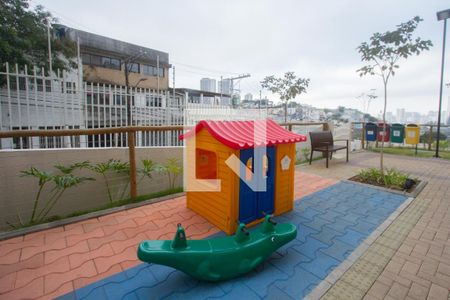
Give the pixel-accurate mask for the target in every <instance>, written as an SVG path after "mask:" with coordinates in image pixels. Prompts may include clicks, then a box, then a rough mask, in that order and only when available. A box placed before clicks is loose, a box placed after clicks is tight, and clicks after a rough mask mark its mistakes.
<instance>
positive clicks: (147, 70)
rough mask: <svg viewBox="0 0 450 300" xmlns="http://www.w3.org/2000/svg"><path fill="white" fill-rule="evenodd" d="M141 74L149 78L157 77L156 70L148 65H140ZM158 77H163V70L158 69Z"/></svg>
mask: <svg viewBox="0 0 450 300" xmlns="http://www.w3.org/2000/svg"><path fill="white" fill-rule="evenodd" d="M142 72H143V73H144V74H145V75H149V76H158V68H157V67H155V66H150V65H142ZM159 77H164V68H163V67H159Z"/></svg>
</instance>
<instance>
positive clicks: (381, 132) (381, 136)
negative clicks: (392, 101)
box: [377, 123, 390, 142]
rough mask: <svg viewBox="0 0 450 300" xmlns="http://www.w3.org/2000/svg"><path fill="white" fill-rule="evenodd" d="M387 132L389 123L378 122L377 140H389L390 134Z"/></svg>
mask: <svg viewBox="0 0 450 300" xmlns="http://www.w3.org/2000/svg"><path fill="white" fill-rule="evenodd" d="M385 131H386V132H385ZM389 132H390V126H389V124H387V123H386V124H384V126H383V123H378V132H377V141H379V142H382V141H383V140H384V141H385V142H389V136H390V134H389Z"/></svg>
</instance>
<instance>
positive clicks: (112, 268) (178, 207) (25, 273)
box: [0, 172, 336, 300]
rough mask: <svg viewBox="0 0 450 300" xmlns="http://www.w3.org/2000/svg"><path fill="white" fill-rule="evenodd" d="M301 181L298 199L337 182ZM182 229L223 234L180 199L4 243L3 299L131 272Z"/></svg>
mask: <svg viewBox="0 0 450 300" xmlns="http://www.w3.org/2000/svg"><path fill="white" fill-rule="evenodd" d="M295 180H296V184H295V197H296V199H298V198H301V197H303V196H305V195H308V194H311V193H313V192H315V191H317V190H320V189H322V188H324V187H326V186H329V185H330V184H333V183H335V182H336V181H335V180H330V179H325V178H322V177H320V176H317V175H309V174H307V173H302V172H296V176H295ZM177 223H183V225H184V227H185V228H186V230H187V234H188V237H189V238H203V237H206V236H209V235H212V234H214V233H217V232H218V229H217V228H215V227H214V226H213V225H211V224H210V223H208V222H207V221H206V220H205V219H204V218H202V217H200V216H198V215H197V214H195V213H194V212H192V211H191V210H189V209H187V208H186V201H185V197H180V198H176V199H171V200H167V201H164V202H160V203H155V204H151V205H146V206H142V207H139V208H135V209H129V210H126V211H122V212H118V213H114V214H110V215H106V216H103V217H99V218H93V219H89V220H86V221H83V222H78V223H74V224H70V225H66V226H60V227H56V228H53V229H49V230H44V231H40V232H36V233H32V234H28V235H25V236H20V237H17V238H13V239H9V240H4V241H0V299H8V300H10V299H34V298H43V299H45V298H46V299H51V298H54V297H56V296H58V295H62V294H65V293H68V292H70V291H73V290H74V289H78V288H81V287H83V286H86V285H87V284H90V283H92V282H95V281H98V280H100V279H102V278H105V277H107V276H110V275H112V274H116V273H118V272H121V271H123V270H127V269H128V268H130V267H133V266H136V265H137V264H138V263H139V261H138V260H137V257H136V246H137V245H138V243H139V242H140V241H141V240H144V239H167V238H172V235H173V234H174V232H175V230H176V224H177Z"/></svg>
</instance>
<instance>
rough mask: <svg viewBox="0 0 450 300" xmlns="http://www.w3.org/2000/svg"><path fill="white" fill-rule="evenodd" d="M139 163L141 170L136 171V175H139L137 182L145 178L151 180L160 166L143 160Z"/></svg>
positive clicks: (151, 161)
mask: <svg viewBox="0 0 450 300" xmlns="http://www.w3.org/2000/svg"><path fill="white" fill-rule="evenodd" d="M141 162H142V168H140V169H139V170H138V173H140V174H141V178H140V179H139V182H141V181H142V180H143V179H144V178H145V177H147V178H149V179H152V178H153V175H152V173H153V172H155V171H157V170H158V169H159V168H160V166H159V165H158V164H157V163H155V162H154V161H153V160H151V159H143V160H141Z"/></svg>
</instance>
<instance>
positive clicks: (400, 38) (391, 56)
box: [356, 16, 433, 175]
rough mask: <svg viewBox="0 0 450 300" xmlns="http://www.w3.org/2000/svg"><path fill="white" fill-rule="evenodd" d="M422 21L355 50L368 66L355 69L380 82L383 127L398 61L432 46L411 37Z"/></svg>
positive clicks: (373, 38)
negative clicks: (389, 83) (374, 77)
mask: <svg viewBox="0 0 450 300" xmlns="http://www.w3.org/2000/svg"><path fill="white" fill-rule="evenodd" d="M421 21H423V20H422V19H421V18H420V17H418V16H416V17H414V18H412V19H411V20H409V21H407V22H406V23H401V24H400V25H398V26H397V29H396V30H394V31H387V32H385V33H374V34H373V35H372V36H371V37H370V42H369V43H366V42H363V43H362V44H361V45H359V46H358V47H357V50H358V52H359V53H360V54H361V60H362V61H363V62H367V63H368V64H367V65H365V66H363V67H362V68H360V69H358V70H356V72H358V73H359V75H360V76H364V75H377V76H380V77H381V78H382V80H383V86H384V107H383V123H384V124H386V107H387V85H388V82H389V79H390V77H391V76H394V75H395V71H396V69H398V68H399V65H398V62H399V60H400V59H402V58H404V59H407V58H408V57H409V56H411V55H413V54H416V55H419V54H420V53H421V52H422V51H424V50H429V48H430V47H431V46H433V44H432V43H431V41H430V40H422V39H421V38H420V37H417V38H414V37H413V33H414V31H415V30H416V28H417V26H418V24H419V22H421ZM383 148H384V139H383V140H382V142H381V150H380V170H381V174H382V175H384V164H383Z"/></svg>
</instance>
